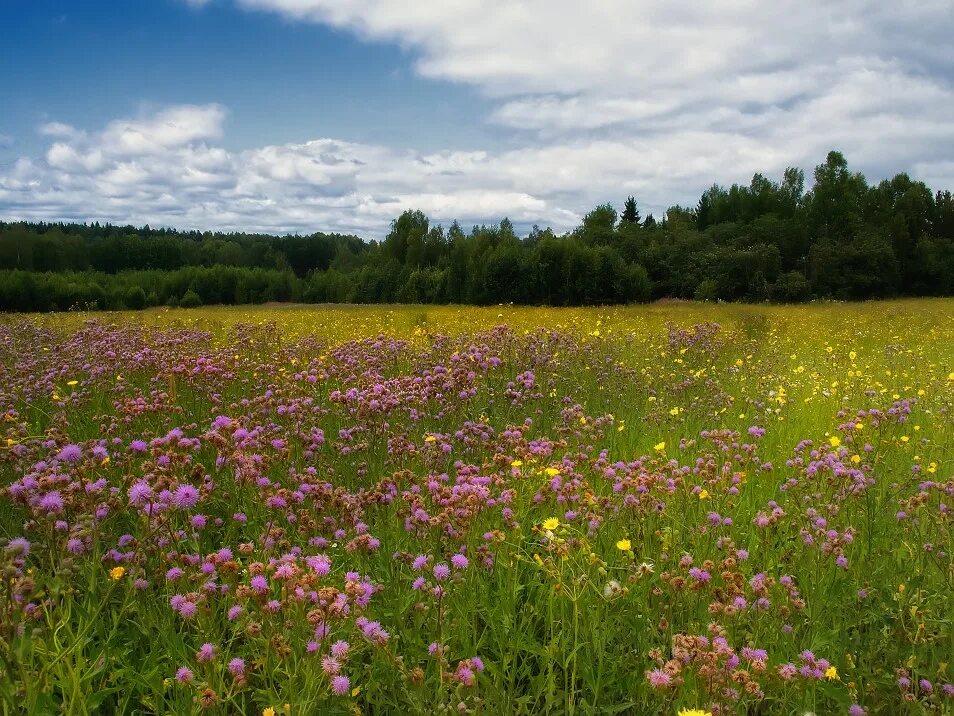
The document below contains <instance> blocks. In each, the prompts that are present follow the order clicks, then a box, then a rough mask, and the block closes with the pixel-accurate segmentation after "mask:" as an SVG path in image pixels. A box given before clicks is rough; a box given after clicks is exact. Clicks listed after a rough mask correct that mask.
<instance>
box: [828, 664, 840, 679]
mask: <svg viewBox="0 0 954 716" xmlns="http://www.w3.org/2000/svg"><path fill="white" fill-rule="evenodd" d="M825 678H826V679H829V680H830V681H835V680H837V679H838V669H836V668H835V667H834V666H829V667H828V668H827V669H825Z"/></svg>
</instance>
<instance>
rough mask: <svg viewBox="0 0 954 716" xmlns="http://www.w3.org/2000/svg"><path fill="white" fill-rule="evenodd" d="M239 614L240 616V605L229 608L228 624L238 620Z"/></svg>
mask: <svg viewBox="0 0 954 716" xmlns="http://www.w3.org/2000/svg"><path fill="white" fill-rule="evenodd" d="M241 614H242V605H241V604H236V605H235V606H233V607H229V612H228V616H229V621H230V622H234V621H235V620H236V619H238V618H239V616H240V615H241Z"/></svg>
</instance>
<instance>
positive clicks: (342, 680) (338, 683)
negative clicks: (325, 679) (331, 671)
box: [331, 674, 351, 696]
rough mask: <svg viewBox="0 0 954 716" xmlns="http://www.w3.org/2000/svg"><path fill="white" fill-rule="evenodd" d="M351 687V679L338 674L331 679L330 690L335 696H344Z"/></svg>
mask: <svg viewBox="0 0 954 716" xmlns="http://www.w3.org/2000/svg"><path fill="white" fill-rule="evenodd" d="M350 689H351V680H350V679H348V677H347V676H342V675H341V674H339V675H338V676H336V677H334V678H333V679H332V680H331V690H332V691H333V692H334V693H335V694H336V695H337V696H344V695H345V694H347V693H348V691H349V690H350Z"/></svg>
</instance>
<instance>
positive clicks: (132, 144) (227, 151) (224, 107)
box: [0, 0, 954, 238]
mask: <svg viewBox="0 0 954 716" xmlns="http://www.w3.org/2000/svg"><path fill="white" fill-rule="evenodd" d="M0 27H3V28H5V30H4V41H3V43H0V217H2V218H7V219H11V218H21V219H43V220H78V221H86V220H99V221H113V222H122V223H133V224H145V223H148V224H151V225H153V226H159V225H166V226H175V227H179V228H200V229H238V230H266V231H272V232H279V233H284V232H303V233H304V232H311V231H316V230H324V231H342V232H354V233H358V234H359V235H362V236H367V237H369V238H370V237H379V236H381V235H382V234H383V233H384V232H386V230H387V226H388V223H389V222H390V220H391V219H392V218H394V217H395V216H396V215H397V214H399V213H400V212H401V211H402V210H404V209H406V208H419V209H422V210H424V211H425V212H426V213H427V214H428V215H430V216H431V217H432V218H433V219H435V220H437V221H441V222H444V223H448V222H449V221H450V220H452V219H454V218H457V219H460V220H461V222H462V223H463V224H465V225H469V224H472V223H480V222H490V221H497V220H499V219H500V218H501V217H503V216H508V217H510V218H511V220H513V221H514V223H515V224H516V225H517V226H518V228H519V227H528V226H530V225H532V224H534V223H538V224H540V225H549V226H552V227H554V228H555V229H558V230H563V229H566V228H569V227H571V226H573V225H575V224H576V223H577V222H578V221H579V219H580V217H581V216H582V214H583V213H585V212H586V211H587V210H589V209H590V208H592V207H593V206H594V205H595V204H597V203H600V202H604V201H610V202H613V203H615V204H616V205H617V206H619V205H620V204H621V203H622V201H623V199H624V198H625V197H626V196H627V195H628V194H634V195H636V197H637V198H638V200H639V203H640V207H641V209H642V212H643V213H644V214H645V213H647V212H649V211H652V212H655V213H657V215H658V214H659V213H662V212H663V211H664V210H665V207H666V206H668V205H670V204H675V203H690V204H694V203H695V201H696V200H697V198H698V196H699V194H700V192H701V191H702V190H703V189H704V188H705V187H707V186H708V185H710V184H712V183H713V182H718V183H722V184H731V183H733V182H747V181H748V180H749V178H750V177H751V175H752V173H753V172H755V171H763V172H767V173H769V174H770V175H771V176H773V177H777V176H779V175H780V174H781V172H782V170H783V169H784V168H785V167H786V166H789V165H795V166H800V167H803V168H804V169H806V173H807V174H809V175H810V172H811V168H812V167H813V166H814V165H815V164H818V163H819V162H821V161H822V160H823V159H824V155H825V153H826V152H827V151H828V150H829V149H832V148H837V149H840V150H841V151H843V152H844V153H845V154H846V156H847V157H848V160H849V163H850V165H851V166H852V167H853V168H856V169H858V170H860V171H864V172H865V174H866V175H867V176H868V177H869V179H870V180H877V179H880V178H882V177H884V176H890V175H893V174H894V173H896V172H898V171H907V172H909V173H910V174H912V175H914V176H916V177H918V178H920V179H923V180H925V181H926V182H928V184H929V186H931V187H933V188H935V189H937V188H954V51H952V49H951V37H954V3H951V1H950V0H895V1H894V2H891V3H887V2H883V0H870V1H869V0H838V1H836V2H832V1H831V0H797V1H796V0H775V1H774V2H766V1H765V0H709V1H708V2H705V3H699V2H696V1H695V0H669V1H668V2H655V1H653V0H589V1H588V2H580V1H579V0H523V1H521V0H415V2H397V1H396V0H136V2H116V1H115V0H113V1H107V0H71V2H68V3H64V2H61V1H54V0H31V1H30V2H8V3H2V4H0Z"/></svg>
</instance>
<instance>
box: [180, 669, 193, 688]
mask: <svg viewBox="0 0 954 716" xmlns="http://www.w3.org/2000/svg"><path fill="white" fill-rule="evenodd" d="M176 681H178V682H179V683H180V684H189V683H191V682H192V669H190V668H189V667H188V666H181V667H179V670H178V671H176Z"/></svg>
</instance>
